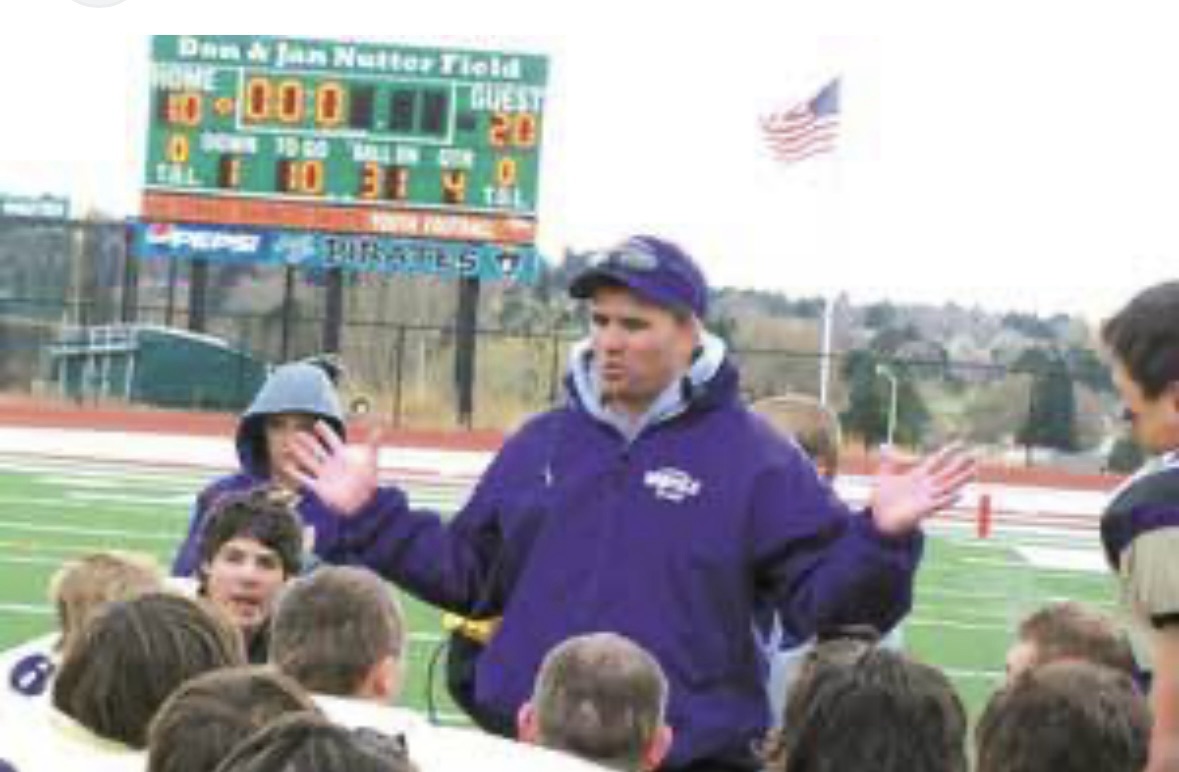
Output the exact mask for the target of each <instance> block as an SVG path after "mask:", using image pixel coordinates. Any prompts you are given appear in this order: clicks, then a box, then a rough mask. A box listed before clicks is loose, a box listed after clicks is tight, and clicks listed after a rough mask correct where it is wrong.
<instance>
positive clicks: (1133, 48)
mask: <svg viewBox="0 0 1179 772" xmlns="http://www.w3.org/2000/svg"><path fill="white" fill-rule="evenodd" d="M17 6H19V9H17ZM700 6H701V7H700V8H697V9H695V10H693V9H692V8H690V7H688V4H687V3H682V2H672V0H596V1H595V2H593V3H562V2H558V1H555V0H544V1H543V2H542V1H541V0H536V1H533V0H462V1H461V2H447V1H446V0H417V1H416V2H405V0H402V2H385V3H381V2H373V0H330V1H329V2H322V1H319V2H308V0H289V1H288V2H285V3H277V2H273V0H271V1H269V2H256V3H250V2H248V1H247V0H125V2H124V3H123V4H122V5H119V6H116V7H113V8H103V9H94V8H86V7H82V6H79V5H76V4H75V3H74V2H73V0H8V2H6V3H5V4H4V10H3V11H0V14H3V16H2V17H0V19H2V22H3V23H0V73H3V74H2V75H0V83H2V84H3V94H4V99H3V102H0V104H3V109H2V111H0V115H2V116H3V120H2V121H0V192H10V193H41V192H50V193H59V194H60V193H69V194H71V195H73V196H74V197H75V199H76V200H78V201H84V202H88V203H89V204H93V205H98V206H100V207H101V208H103V209H104V210H107V211H112V212H116V213H120V214H131V213H134V212H135V210H136V206H137V197H138V186H139V184H140V182H141V178H142V149H141V144H142V138H143V136H144V134H145V122H146V121H145V119H146V115H145V112H146V109H145V106H144V105H145V96H146V85H145V82H146V74H147V73H146V70H147V38H146V36H147V35H148V34H149V33H150V32H153V31H154V32H163V31H167V30H169V29H171V30H173V31H178V32H192V33H195V32H202V31H203V32H214V31H216V32H224V33H234V34H247V33H266V34H291V35H299V36H307V37H321V36H337V35H340V36H344V35H349V34H350V33H356V32H358V31H363V32H364V33H366V34H370V35H371V34H379V35H381V36H383V37H385V38H387V39H389V40H391V41H397V42H405V43H414V44H424V45H436V46H448V45H455V46H463V47H479V48H493V49H503V50H524V51H533V52H537V53H545V54H548V55H549V56H550V57H551V61H550V68H551V70H550V83H549V102H548V107H547V111H546V115H547V126H546V129H545V135H544V142H545V146H544V150H543V162H542V164H543V166H542V192H541V207H540V233H541V237H540V246H541V249H542V250H543V251H545V252H546V253H551V254H557V253H559V251H560V250H561V249H562V248H563V247H564V246H565V245H572V246H575V247H579V248H581V247H588V246H595V245H602V244H605V243H609V242H611V241H613V240H615V239H616V238H618V237H620V236H622V235H625V234H627V233H631V232H653V233H657V234H662V235H665V236H669V237H671V238H674V239H677V240H679V241H681V242H682V243H683V244H684V245H685V246H686V247H687V248H688V249H689V250H690V251H692V252H693V253H694V254H696V255H697V257H698V259H699V260H700V262H701V263H702V265H703V266H704V269H705V271H706V272H707V273H708V274H709V275H710V277H711V278H712V279H713V280H714V282H715V283H719V284H727V285H738V286H749V287H762V288H779V289H782V290H785V291H787V292H790V293H792V294H803V293H805V294H817V293H826V292H832V291H847V292H848V293H850V294H851V295H852V297H853V299H854V300H857V301H866V300H872V299H878V298H888V299H892V300H897V301H910V300H918V301H928V302H935V303H941V302H946V301H955V302H957V303H959V304H964V305H974V304H980V305H983V306H985V307H988V308H992V309H1004V308H1015V309H1024V310H1036V311H1040V312H1044V313H1050V312H1055V311H1072V312H1081V313H1085V314H1086V315H1088V316H1090V317H1096V318H1100V317H1103V316H1106V315H1108V314H1110V313H1112V312H1113V311H1114V310H1116V308H1117V307H1118V306H1119V305H1120V304H1122V303H1123V302H1125V301H1126V300H1127V299H1128V298H1129V296H1130V295H1131V294H1132V293H1133V292H1135V291H1136V290H1138V289H1140V288H1142V287H1144V286H1146V285H1147V284H1150V283H1153V282H1156V281H1160V280H1164V279H1168V278H1172V277H1175V275H1176V266H1177V265H1179V45H1176V44H1175V30H1176V29H1179V23H1177V21H1179V20H1177V19H1176V18H1175V16H1176V14H1175V13H1174V12H1171V11H1169V10H1168V7H1167V4H1166V3H1161V2H1160V3H1157V4H1146V3H1131V2H1122V3H1118V4H1115V3H1112V2H1111V3H1101V4H1098V3H1083V2H1080V3H1079V2H1057V1H1056V0H1051V1H1048V0H1044V1H1042V2H1028V1H1027V0H1022V1H1021V2H1016V1H1014V0H992V1H991V2H985V3H981V2H980V3H971V4H966V3H961V2H948V1H945V0H943V1H942V2H933V1H932V0H931V1H929V2H889V3H879V2H875V3H872V2H843V3H840V2H827V1H825V2H821V3H820V2H795V1H794V0H790V1H787V0H778V2H773V3H759V4H753V3H705V4H700ZM876 6H882V7H880V8H878V7H876ZM16 17H19V19H18V18H16ZM837 74H839V75H842V77H843V111H844V127H843V128H844V131H843V137H842V144H841V146H840V148H839V150H838V151H837V153H836V154H835V155H834V156H832V157H830V158H827V159H822V160H816V161H810V162H806V163H804V164H802V165H795V166H781V165H779V164H777V163H775V162H774V161H773V160H771V158H770V156H769V155H768V153H766V152H765V150H764V147H763V145H762V143H761V139H760V136H759V128H758V117H759V116H760V115H761V114H763V113H765V112H767V111H770V110H772V109H774V108H776V107H783V106H787V105H789V104H791V103H792V102H794V101H795V100H798V99H803V98H806V97H807V96H809V95H810V94H811V93H813V91H814V90H815V89H817V88H818V87H819V86H820V85H821V84H822V83H823V82H825V80H826V79H828V78H829V77H831V76H834V75H837Z"/></svg>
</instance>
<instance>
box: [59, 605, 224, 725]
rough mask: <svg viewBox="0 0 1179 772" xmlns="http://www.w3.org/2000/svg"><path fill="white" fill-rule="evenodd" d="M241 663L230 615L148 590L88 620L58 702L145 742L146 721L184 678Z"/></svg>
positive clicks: (89, 721)
mask: <svg viewBox="0 0 1179 772" xmlns="http://www.w3.org/2000/svg"><path fill="white" fill-rule="evenodd" d="M243 664H245V652H244V651H243V649H242V641H241V636H239V635H238V633H237V631H236V630H234V629H233V627H232V625H231V624H230V623H229V622H228V621H227V620H225V619H223V618H222V617H221V616H220V615H218V614H217V613H216V612H215V611H212V610H210V609H206V608H205V607H203V606H201V605H200V604H198V603H197V602H196V601H193V600H190V599H188V598H184V597H181V596H179V595H171V594H168V593H149V594H146V595H141V596H139V597H137V598H133V599H131V600H128V601H119V602H116V603H110V604H107V605H106V606H105V607H104V608H103V609H102V610H101V611H100V612H99V613H98V614H96V615H95V616H94V618H93V619H92V620H90V622H89V623H88V624H87V625H86V627H85V628H84V629H83V630H82V632H81V634H80V635H79V636H78V638H77V640H76V642H75V644H74V645H72V646H71V647H70V648H69V649H68V650H67V651H66V655H65V660H64V661H63V662H62V666H61V670H60V671H59V673H58V676H57V679H56V681H55V682H54V687H53V704H54V706H55V707H57V709H58V710H61V711H62V712H63V713H66V714H67V715H69V716H72V717H73V718H74V719H75V720H77V721H78V722H79V723H81V724H82V725H83V726H85V727H87V728H88V729H90V730H91V731H92V732H94V733H95V734H98V735H99V736H101V737H105V738H107V739H111V740H115V741H117V742H121V743H123V744H125V745H128V746H131V747H133V748H143V747H144V746H145V745H146V742H147V727H148V723H149V722H150V721H151V719H152V717H153V716H154V715H155V713H156V711H157V710H158V709H159V707H160V705H162V704H163V702H164V700H166V699H167V698H168V696H169V695H170V694H171V693H172V692H173V691H174V690H175V689H176V688H177V687H178V686H180V684H182V683H184V682H185V681H187V680H188V679H189V678H192V677H193V676H197V675H200V674H201V673H205V672H207V671H210V670H216V669H218V668H223V667H231V666H234V665H243Z"/></svg>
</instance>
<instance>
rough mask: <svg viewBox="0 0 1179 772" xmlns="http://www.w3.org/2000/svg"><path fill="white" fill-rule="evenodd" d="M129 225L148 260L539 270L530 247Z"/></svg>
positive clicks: (490, 273) (513, 278)
mask: <svg viewBox="0 0 1179 772" xmlns="http://www.w3.org/2000/svg"><path fill="white" fill-rule="evenodd" d="M133 227H134V238H133V244H134V247H133V248H134V253H135V255H136V256H137V257H140V258H142V259H148V260H151V259H182V260H191V259H193V258H202V259H205V260H209V261H210V262H215V263H250V264H255V265H256V264H263V265H284V266H295V267H297V268H308V269H316V270H324V269H329V268H340V269H343V270H345V271H373V272H377V273H393V274H405V275H417V276H434V277H445V278H454V279H467V278H477V279H480V280H481V281H488V282H497V281H510V282H516V283H520V284H532V283H535V282H536V280H537V278H538V276H539V275H540V255H539V253H537V251H536V249H535V248H533V247H501V246H498V245H495V244H468V243H464V242H455V241H428V240H422V239H400V238H391V237H387V236H369V235H359V234H351V233H322V232H307V231H289V230H263V229H258V228H248V227H239V226H219V225H196V224H177V223H143V222H140V223H135V224H134V226H133Z"/></svg>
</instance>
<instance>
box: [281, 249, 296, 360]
mask: <svg viewBox="0 0 1179 772" xmlns="http://www.w3.org/2000/svg"><path fill="white" fill-rule="evenodd" d="M284 270H285V271H286V276H284V277H283V290H282V330H281V332H280V334H281V336H282V337H281V343H280V344H279V354H280V359H279V361H280V362H289V361H291V329H292V327H293V325H294V323H295V267H294V266H293V265H288V266H287V267H286V268H285V269H284Z"/></svg>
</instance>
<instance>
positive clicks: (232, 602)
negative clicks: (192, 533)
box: [197, 487, 303, 664]
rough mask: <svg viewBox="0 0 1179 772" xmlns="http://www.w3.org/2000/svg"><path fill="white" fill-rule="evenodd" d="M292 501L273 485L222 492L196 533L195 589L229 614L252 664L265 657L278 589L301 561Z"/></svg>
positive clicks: (300, 539) (300, 533)
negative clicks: (222, 495) (201, 528)
mask: <svg viewBox="0 0 1179 772" xmlns="http://www.w3.org/2000/svg"><path fill="white" fill-rule="evenodd" d="M292 501H293V499H292V497H291V495H290V494H288V493H287V492H285V491H283V490H281V489H279V488H274V487H262V488H255V489H254V490H250V491H245V492H239V493H230V494H226V495H225V496H224V497H222V498H221V499H220V500H219V501H218V502H217V504H216V506H215V507H214V508H213V510H212V511H211V512H210V513H209V516H208V519H207V522H206V523H205V528H204V531H203V532H202V534H201V540H200V551H199V556H200V565H199V567H198V569H197V580H198V583H199V593H200V595H202V596H203V597H206V598H208V599H209V600H210V601H212V602H213V603H215V604H217V605H218V606H219V607H220V608H222V609H223V610H224V611H225V612H226V613H227V614H228V615H229V616H230V618H232V619H233V621H234V624H236V625H237V627H238V630H240V631H241V634H242V640H243V641H244V642H245V645H246V651H247V653H248V655H249V660H250V662H253V663H255V664H261V663H263V662H265V661H266V659H267V649H268V647H269V640H270V616H271V612H272V611H273V607H274V603H275V600H276V599H277V597H278V592H279V590H280V589H282V586H283V585H284V584H285V583H286V582H287V580H289V579H290V578H291V577H293V576H295V575H296V574H298V573H299V567H300V565H301V562H302V551H303V530H302V527H301V525H300V523H299V519H298V516H297V515H296V514H295V512H294V509H293V508H292Z"/></svg>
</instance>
